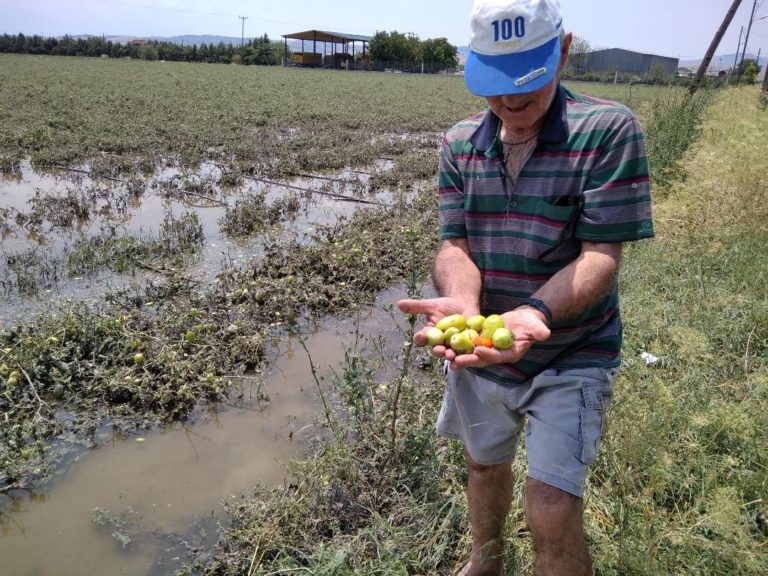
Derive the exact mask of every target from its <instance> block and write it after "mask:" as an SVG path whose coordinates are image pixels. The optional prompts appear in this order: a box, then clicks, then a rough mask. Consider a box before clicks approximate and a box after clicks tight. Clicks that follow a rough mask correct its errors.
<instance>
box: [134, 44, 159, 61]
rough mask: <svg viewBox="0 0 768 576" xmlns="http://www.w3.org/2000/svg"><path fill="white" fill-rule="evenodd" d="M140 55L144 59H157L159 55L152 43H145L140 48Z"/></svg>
mask: <svg viewBox="0 0 768 576" xmlns="http://www.w3.org/2000/svg"><path fill="white" fill-rule="evenodd" d="M139 55H140V56H141V59H142V60H157V59H158V57H159V56H158V53H157V48H156V47H155V46H154V45H152V44H144V46H142V47H141V48H140V50H139Z"/></svg>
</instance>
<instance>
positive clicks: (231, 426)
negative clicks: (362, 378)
mask: <svg viewBox="0 0 768 576" xmlns="http://www.w3.org/2000/svg"><path fill="white" fill-rule="evenodd" d="M402 297H403V293H402V291H400V290H392V291H388V292H386V293H384V294H382V295H381V296H380V297H379V299H378V303H377V305H376V306H374V307H372V308H370V309H368V310H366V311H364V312H362V313H361V314H360V316H359V318H352V319H346V320H340V319H335V320H331V321H329V322H328V323H327V324H326V325H325V326H324V327H322V328H321V329H320V330H319V331H318V332H316V333H314V334H311V335H307V336H306V339H305V344H306V346H307V349H308V350H309V352H310V354H311V357H312V361H313V363H314V365H315V366H316V368H317V372H318V376H319V377H322V378H323V380H322V381H321V384H322V385H323V389H324V393H325V394H328V393H329V387H328V382H329V381H330V379H331V378H332V377H333V373H334V372H335V373H336V374H338V373H340V369H341V362H342V361H343V357H344V350H345V348H347V347H349V346H352V345H353V344H354V341H355V337H356V333H360V334H365V333H369V334H372V333H376V334H379V335H381V336H383V337H384V338H385V339H386V341H387V342H389V346H391V347H393V348H392V350H390V351H389V352H390V357H391V356H393V355H394V349H396V348H400V347H401V345H402V342H403V336H402V333H401V332H400V328H398V324H399V325H400V327H401V328H402V327H403V326H404V319H398V316H400V315H398V314H397V313H394V315H393V313H392V312H391V305H392V304H393V303H394V302H395V301H396V300H397V299H399V298H402ZM358 326H359V328H358ZM366 348H367V347H366ZM275 354H276V361H275V362H274V363H273V364H272V366H271V368H269V371H268V372H267V373H265V374H262V375H260V376H257V377H254V378H253V381H251V382H249V383H248V384H247V385H245V386H244V396H245V402H244V406H242V407H232V406H229V407H221V406H220V407H218V409H216V408H215V407H212V408H211V409H210V410H209V411H208V412H206V413H204V414H203V415H202V416H201V417H200V418H199V420H198V421H196V422H195V423H193V424H176V425H174V426H171V427H169V428H167V429H165V430H160V431H157V432H151V433H148V434H145V435H143V436H141V437H139V436H137V435H130V436H124V435H115V436H113V437H111V438H109V439H108V440H106V441H104V442H103V443H102V445H100V446H99V447H98V448H96V449H94V450H91V451H90V452H88V453H86V454H84V455H82V456H81V457H79V458H78V461H77V462H75V463H73V464H72V465H71V468H70V469H69V470H68V471H67V473H66V474H64V475H63V476H62V477H61V478H60V479H59V480H57V481H55V482H54V483H53V485H52V486H50V487H48V488H47V489H45V490H42V491H40V492H35V493H27V492H16V493H13V494H11V495H6V496H0V516H1V518H0V559H2V561H1V562H0V573H2V574H3V575H4V576H5V575H8V576H11V575H12V576H48V575H52V576H53V575H55V576H83V575H92V574H93V575H97V574H98V575H100V576H111V575H119V574H130V575H142V576H143V575H146V576H156V575H157V576H159V575H166V574H173V573H174V572H175V570H177V569H178V568H179V567H180V565H181V564H180V563H181V561H182V560H183V559H184V554H185V552H186V551H187V549H188V547H193V546H199V545H201V544H207V545H211V544H213V543H215V541H216V536H217V534H216V522H217V521H225V520H226V518H225V514H224V512H223V508H222V503H223V502H224V501H226V500H229V499H236V498H239V497H240V495H242V494H248V492H249V490H250V489H251V488H252V487H254V486H256V485H260V484H264V485H266V486H270V487H277V486H279V485H281V484H282V483H283V482H284V481H285V479H286V468H285V463H287V462H288V461H289V460H290V459H291V458H295V457H297V456H299V455H300V454H301V452H302V449H303V448H304V447H306V445H307V444H306V443H307V442H308V441H311V440H312V439H315V438H317V437H318V435H320V434H323V433H324V428H323V425H322V424H323V420H324V415H323V408H322V405H321V403H320V402H319V396H318V392H317V390H318V388H317V383H316V382H315V380H314V377H313V376H312V373H311V367H310V362H309V359H308V357H307V354H306V352H305V351H304V349H303V347H302V346H301V344H300V343H299V341H298V340H297V338H296V337H292V338H290V339H288V340H287V341H285V342H284V343H283V344H281V345H280V348H279V349H278V350H276V351H275ZM374 360H375V359H374ZM380 360H381V361H382V362H383V364H382V367H381V377H382V378H386V377H387V376H392V375H393V373H390V372H389V369H391V370H396V369H397V367H394V366H388V365H387V364H386V363H385V362H384V361H383V359H380ZM260 394H261V396H263V395H264V394H266V395H268V396H269V401H268V402H267V403H266V404H264V405H261V403H260V401H259V400H258V397H259V395H260Z"/></svg>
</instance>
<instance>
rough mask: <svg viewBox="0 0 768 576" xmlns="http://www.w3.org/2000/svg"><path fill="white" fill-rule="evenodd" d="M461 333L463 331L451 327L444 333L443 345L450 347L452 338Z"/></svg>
mask: <svg viewBox="0 0 768 576" xmlns="http://www.w3.org/2000/svg"><path fill="white" fill-rule="evenodd" d="M459 332H461V330H459V329H458V328H456V326H451V327H450V328H448V329H447V330H445V331H444V332H443V344H445V345H446V346H450V345H451V337H452V336H454V335H455V334H458V333H459Z"/></svg>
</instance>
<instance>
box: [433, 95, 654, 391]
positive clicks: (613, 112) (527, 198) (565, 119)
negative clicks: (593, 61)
mask: <svg viewBox="0 0 768 576" xmlns="http://www.w3.org/2000/svg"><path fill="white" fill-rule="evenodd" d="M500 127H501V122H500V121H499V119H498V117H496V115H495V114H493V112H492V111H491V110H490V109H488V110H485V111H483V112H481V113H479V114H477V115H475V116H472V117H471V118H468V119H467V120H465V121H463V122H460V123H458V124H457V125H455V126H454V127H453V128H451V129H450V130H449V131H448V132H447V133H446V135H445V137H444V138H443V141H442V144H441V148H440V174H439V198H438V202H439V204H438V206H439V215H440V239H441V240H446V239H455V238H466V239H467V241H468V243H469V249H470V252H471V256H472V259H473V261H474V263H475V265H476V266H477V267H478V269H479V270H480V274H481V277H482V294H481V310H482V312H483V314H486V315H487V314H492V313H503V312H507V311H509V310H513V309H514V308H516V307H517V306H518V305H519V304H520V302H521V301H522V300H523V299H525V298H527V297H529V296H531V295H532V294H533V293H534V292H536V291H537V290H538V289H539V288H540V287H541V286H542V285H544V284H545V283H546V282H547V281H548V280H549V279H550V278H551V277H552V276H553V275H554V274H555V273H557V272H558V271H559V270H561V269H562V268H564V267H565V266H567V265H568V264H570V263H571V262H572V261H573V260H575V259H576V258H577V257H578V256H579V254H580V252H581V243H582V241H587V242H627V241H632V240H639V239H641V238H650V237H652V236H653V225H652V220H651V194H650V178H649V171H648V160H647V155H646V151H645V142H644V138H643V134H642V132H641V130H640V126H639V124H638V122H637V119H636V118H635V116H634V114H633V113H632V112H631V111H630V110H629V109H628V108H626V107H625V106H622V105H620V104H617V103H615V102H609V101H606V100H598V99H595V98H591V97H586V96H582V95H578V94H575V93H573V92H570V91H569V90H567V89H565V88H564V87H563V86H560V87H559V88H558V91H557V93H556V96H555V99H554V101H553V103H552V105H551V106H550V110H549V112H548V115H547V118H546V121H545V124H544V126H543V127H542V130H541V132H540V133H539V135H538V141H537V145H536V148H535V150H534V151H533V153H532V154H531V156H530V158H529V159H528V161H527V162H526V163H525V164H524V166H523V167H522V170H521V171H520V173H519V175H518V177H517V180H516V181H515V182H514V183H513V182H512V181H511V180H510V179H509V178H507V176H506V174H505V169H504V162H503V155H502V144H501V140H500V136H499V133H500ZM618 302H619V301H618V287H617V285H615V284H614V286H613V288H612V290H611V291H610V292H609V294H607V295H606V296H605V297H603V298H601V299H600V300H599V301H597V302H595V303H593V304H592V305H591V306H589V307H588V308H587V309H586V310H583V311H582V313H580V314H579V315H578V316H577V317H575V318H571V319H569V320H567V321H564V322H555V323H554V324H553V325H552V326H551V330H552V335H551V337H550V338H549V339H548V340H547V341H546V342H541V343H535V344H534V345H533V346H532V347H531V349H530V350H529V351H528V353H527V354H526V355H525V356H524V357H523V358H522V359H521V360H520V361H519V362H517V363H515V364H506V365H499V366H491V367H489V368H484V369H478V370H477V371H479V372H481V373H482V374H483V375H484V376H486V377H488V378H491V379H493V380H495V381H497V382H499V383H502V384H507V385H510V384H514V383H516V382H522V381H524V380H527V379H528V378H530V377H531V376H533V375H535V374H537V373H538V372H540V371H541V370H543V369H545V368H578V367H584V366H605V367H612V366H618V364H619V352H620V349H621V329H622V327H621V317H620V314H619V305H618Z"/></svg>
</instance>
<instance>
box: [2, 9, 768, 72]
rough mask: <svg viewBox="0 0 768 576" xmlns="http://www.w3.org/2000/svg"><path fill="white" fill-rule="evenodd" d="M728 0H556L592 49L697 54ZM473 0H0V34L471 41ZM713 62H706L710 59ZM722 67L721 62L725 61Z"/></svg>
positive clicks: (764, 37) (755, 30) (756, 28)
mask: <svg viewBox="0 0 768 576" xmlns="http://www.w3.org/2000/svg"><path fill="white" fill-rule="evenodd" d="M753 1H754V0H742V3H741V6H740V7H739V10H738V12H737V13H736V16H735V18H734V20H733V22H732V23H731V26H730V28H729V30H728V33H727V34H726V36H725V37H724V39H723V42H722V43H721V45H720V48H719V49H718V53H719V54H729V53H730V54H732V53H734V52H735V51H736V46H737V43H738V40H739V30H740V29H741V27H742V26H744V28H745V30H746V26H747V24H748V22H749V16H750V12H751V10H752V4H753ZM731 3H732V0H560V4H561V7H562V12H563V19H564V21H565V26H566V28H567V29H568V30H570V31H572V32H574V33H575V34H578V35H579V36H582V37H584V38H586V39H587V40H588V41H589V42H590V43H591V44H592V46H593V48H626V49H628V50H636V51H639V52H646V53H652V54H660V55H664V56H673V57H679V58H680V59H682V60H685V59H695V58H701V57H702V56H703V55H704V52H705V51H706V49H707V47H708V46H709V43H710V41H711V40H712V37H713V36H714V33H715V31H716V30H717V28H718V27H719V25H720V23H721V22H722V19H723V17H724V16H725V13H726V11H727V10H728V8H729V6H730V5H731ZM757 4H758V8H757V10H756V18H763V19H762V20H757V21H755V23H754V24H753V26H752V31H751V34H750V39H749V46H748V52H752V53H753V54H756V53H757V51H758V49H760V48H762V53H763V54H768V0H758V2H757ZM471 7H472V0H386V1H372V0H364V1H359V0H358V1H351V0H346V1H341V0H278V1H275V0H271V1H269V2H265V1H263V0H261V1H259V0H248V1H245V0H186V1H182V0H61V1H54V0H0V33H9V34H16V33H18V32H23V33H25V34H41V35H46V36H61V35H64V34H71V35H79V34H97V35H100V34H106V35H108V36H112V35H131V36H177V35H183V34H214V35H222V36H240V33H241V23H242V21H241V20H240V19H239V18H238V16H247V17H248V19H247V20H246V21H245V35H246V36H247V37H251V36H256V35H262V34H265V33H266V34H268V35H269V36H270V38H273V39H276V40H277V39H280V36H281V35H282V34H288V33H291V32H299V31H302V30H308V29H313V28H316V29H320V30H332V31H336V32H346V33H351V34H363V35H373V34H374V33H375V32H376V31H378V30H386V31H392V30H397V31H398V32H403V33H408V32H412V33H414V34H416V35H418V36H419V37H420V38H422V39H426V38H437V37H446V38H448V40H449V41H450V42H451V43H452V44H455V45H457V46H465V45H467V44H468V43H469V32H468V30H469V24H468V23H469V12H470V9H471ZM716 64H717V63H716V62H713V65H716ZM724 66H725V63H724Z"/></svg>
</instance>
